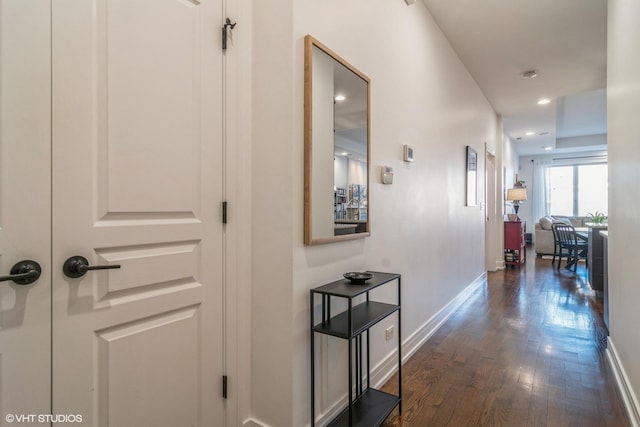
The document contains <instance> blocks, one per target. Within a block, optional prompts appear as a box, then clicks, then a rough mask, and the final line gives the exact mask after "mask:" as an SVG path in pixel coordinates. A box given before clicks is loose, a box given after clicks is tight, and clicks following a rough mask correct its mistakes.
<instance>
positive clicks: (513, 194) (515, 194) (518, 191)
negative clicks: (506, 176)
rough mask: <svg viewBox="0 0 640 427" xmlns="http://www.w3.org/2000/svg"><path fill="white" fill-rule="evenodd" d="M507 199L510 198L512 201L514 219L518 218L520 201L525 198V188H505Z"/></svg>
mask: <svg viewBox="0 0 640 427" xmlns="http://www.w3.org/2000/svg"><path fill="white" fill-rule="evenodd" d="M507 200H511V201H512V202H513V210H514V211H515V212H516V219H518V209H519V208H520V202H521V201H523V200H527V189H526V188H524V187H516V188H509V189H508V190H507Z"/></svg>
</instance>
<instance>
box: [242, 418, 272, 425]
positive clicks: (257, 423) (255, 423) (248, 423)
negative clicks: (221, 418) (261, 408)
mask: <svg viewBox="0 0 640 427" xmlns="http://www.w3.org/2000/svg"><path fill="white" fill-rule="evenodd" d="M242 427H269V426H268V425H267V424H262V423H260V422H258V421H256V420H254V419H252V418H250V419H248V420H246V421H245V422H244V423H242Z"/></svg>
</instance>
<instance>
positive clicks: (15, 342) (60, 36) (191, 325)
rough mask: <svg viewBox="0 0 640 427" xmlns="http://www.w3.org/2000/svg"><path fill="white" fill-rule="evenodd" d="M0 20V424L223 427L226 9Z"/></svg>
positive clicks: (7, 0)
mask: <svg viewBox="0 0 640 427" xmlns="http://www.w3.org/2000/svg"><path fill="white" fill-rule="evenodd" d="M0 7H1V8H2V9H1V10H0V17H1V18H0V19H2V30H1V31H2V32H1V33H0V43H1V47H2V56H1V60H2V62H1V63H0V66H1V73H2V77H1V78H2V80H1V81H0V82H1V85H2V86H1V90H2V92H1V96H2V104H1V105H2V110H1V113H2V116H1V117H0V120H1V122H0V123H1V124H2V134H1V136H2V140H1V141H0V150H1V151H0V161H1V162H2V163H1V167H2V170H1V174H0V179H1V181H0V185H1V187H0V201H1V203H2V204H1V210H0V221H1V223H0V239H1V240H0V244H1V247H0V249H1V258H0V262H1V267H2V271H0V274H1V275H4V276H6V275H7V274H9V270H10V269H11V267H12V265H13V264H14V263H15V262H17V261H21V260H39V262H40V264H41V266H42V274H41V276H40V278H39V279H38V280H37V281H36V282H35V283H33V284H30V285H18V284H15V283H14V282H10V281H4V282H1V283H0V297H1V298H2V300H1V301H0V309H1V310H2V311H1V312H0V314H1V316H2V317H0V322H1V325H0V327H1V329H0V346H1V347H0V387H1V388H0V412H1V413H2V419H1V420H0V424H1V423H5V422H8V421H9V420H8V419H7V415H14V416H20V415H25V414H26V415H29V414H53V415H54V416H55V417H58V420H62V419H64V417H69V418H68V419H67V421H69V422H70V423H69V425H74V423H73V420H74V418H73V417H75V420H77V417H82V420H83V424H84V423H87V425H96V426H112V427H126V426H136V427H138V426H154V427H155V426H212V425H224V410H223V399H222V390H221V385H222V375H223V354H224V351H223V350H224V349H223V332H224V331H223V324H224V322H223V274H222V269H223V267H222V260H223V225H222V222H221V201H222V196H223V195H222V193H223V160H222V147H223V142H222V115H223V114H222V108H223V102H222V86H223V84H222V83H223V81H222V53H221V49H220V30H219V29H220V24H221V22H222V3H221V1H220V0H211V1H208V0H200V1H198V0H55V1H50V0H0ZM19 19H23V22H19ZM63 266H66V267H64V268H63ZM94 267H101V269H95V270H94V269H93V268H94ZM107 268H108V269H107ZM7 425H8V424H7ZM56 425H64V423H63V424H59V423H56ZM75 425H77V424H75Z"/></svg>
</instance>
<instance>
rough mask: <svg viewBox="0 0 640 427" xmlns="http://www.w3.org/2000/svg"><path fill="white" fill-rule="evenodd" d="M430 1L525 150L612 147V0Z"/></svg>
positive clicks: (521, 150) (507, 129)
mask: <svg viewBox="0 0 640 427" xmlns="http://www.w3.org/2000/svg"><path fill="white" fill-rule="evenodd" d="M423 2H424V3H425V4H426V6H427V8H428V9H429V11H430V12H431V14H432V16H433V18H434V20H435V21H436V23H437V24H438V26H439V27H440V28H441V30H442V31H443V33H444V34H445V36H446V37H447V39H448V40H449V42H450V43H451V45H452V46H453V49H454V50H455V51H456V53H457V54H458V56H459V57H460V59H461V60H462V62H463V63H464V65H465V66H466V67H467V69H468V70H469V72H470V73H471V75H472V76H473V78H474V79H475V80H476V82H477V83H478V85H479V86H480V88H481V89H482V91H483V92H484V94H485V96H486V97H487V99H488V100H489V102H490V103H491V105H492V106H493V108H494V109H495V111H496V112H497V113H498V114H501V115H502V117H503V123H504V132H505V135H507V136H509V137H510V138H511V139H512V140H513V141H514V146H515V149H516V151H517V152H518V153H519V154H520V155H532V154H542V153H547V151H544V150H543V148H542V147H544V146H551V147H553V151H552V152H569V151H584V150H594V149H602V148H605V149H606V145H603V144H605V143H606V137H605V136H604V135H603V134H606V91H605V88H606V68H607V66H606V61H607V52H606V47H607V1H606V0H423ZM527 70H536V71H537V73H538V76H537V77H535V78H533V79H528V78H523V77H522V73H523V72H525V71H527ZM540 98H549V99H551V103H550V104H548V105H545V106H540V105H537V101H538V99H540ZM526 132H534V133H535V134H534V135H533V136H526V135H525V133H526ZM593 135H598V136H593ZM557 138H561V139H560V140H558V141H556V139H557ZM556 142H558V144H556ZM556 145H557V146H558V147H557V148H556ZM562 147H566V148H562Z"/></svg>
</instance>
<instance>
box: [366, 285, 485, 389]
mask: <svg viewBox="0 0 640 427" xmlns="http://www.w3.org/2000/svg"><path fill="white" fill-rule="evenodd" d="M486 283H487V273H486V272H484V273H482V274H481V275H480V276H478V278H476V279H475V280H474V281H473V282H472V283H471V284H470V285H469V286H467V287H466V288H465V289H464V290H463V291H462V292H460V293H459V294H458V295H457V296H456V297H455V298H454V299H452V300H451V301H450V302H449V303H448V304H447V305H445V306H444V307H443V308H442V309H441V310H440V311H438V312H437V313H436V314H435V315H434V316H433V317H431V318H430V319H429V320H427V321H426V322H425V323H424V324H423V325H422V326H421V327H420V328H418V330H417V331H416V332H414V333H413V334H411V336H409V337H408V338H407V339H406V340H405V341H404V342H403V343H402V364H404V363H406V361H407V360H409V359H410V358H411V356H413V355H414V354H415V353H416V352H417V351H418V350H419V349H420V347H422V345H423V344H424V343H425V342H427V340H428V339H429V338H431V336H433V334H434V333H436V331H437V330H438V329H440V327H441V326H442V325H443V324H444V322H446V321H447V319H449V317H451V315H452V314H453V313H455V311H456V310H457V309H458V308H459V307H460V306H461V305H462V304H463V303H464V302H465V301H466V300H467V299H468V298H469V297H470V296H471V295H472V294H473V293H474V292H475V291H476V290H478V288H480V287H482V286H484V285H485V284H486ZM397 363H398V354H397V352H395V351H393V352H391V353H390V354H388V355H387V356H386V357H385V358H384V360H382V362H380V363H379V364H378V365H376V366H375V367H374V368H373V369H372V371H371V384H372V385H373V387H380V386H381V385H383V384H384V383H386V382H387V380H388V379H389V378H391V376H392V375H393V374H394V373H395V372H396V367H397Z"/></svg>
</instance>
